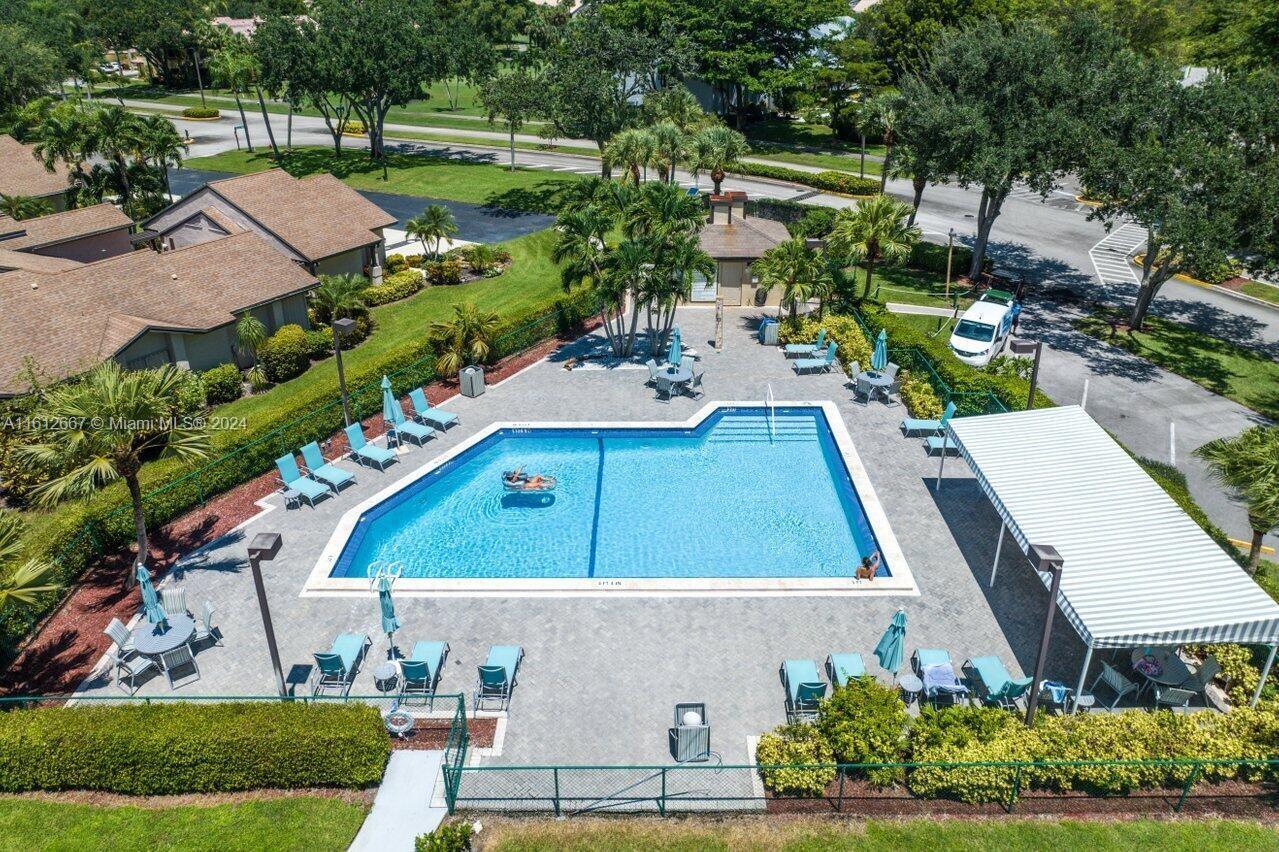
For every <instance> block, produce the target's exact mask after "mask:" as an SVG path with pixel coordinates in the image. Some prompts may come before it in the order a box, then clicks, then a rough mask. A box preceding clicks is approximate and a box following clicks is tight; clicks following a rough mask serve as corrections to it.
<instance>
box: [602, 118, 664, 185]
mask: <svg viewBox="0 0 1279 852" xmlns="http://www.w3.org/2000/svg"><path fill="white" fill-rule="evenodd" d="M653 142H654V140H653V135H652V134H651V133H649V132H648V131H647V130H644V129H642V128H639V127H628V128H627V129H626V130H622V131H619V132H618V133H616V134H614V136H613V138H612V139H610V140H608V144H607V145H605V146H604V162H605V163H606V164H607V165H608V167H609V169H615V168H620V169H622V170H623V172H624V175H625V176H624V177H623V180H625V179H626V178H630V180H631V183H632V184H634V185H636V186H638V185H639V183H640V170H641V169H642V168H645V167H647V165H648V161H649V160H650V159H652V157H653Z"/></svg>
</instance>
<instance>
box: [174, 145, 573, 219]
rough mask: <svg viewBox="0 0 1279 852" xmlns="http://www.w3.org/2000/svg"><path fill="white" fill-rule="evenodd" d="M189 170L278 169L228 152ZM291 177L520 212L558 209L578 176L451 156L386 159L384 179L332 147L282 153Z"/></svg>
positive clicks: (358, 155) (358, 154) (363, 158)
mask: <svg viewBox="0 0 1279 852" xmlns="http://www.w3.org/2000/svg"><path fill="white" fill-rule="evenodd" d="M185 165H186V166H187V167H188V168H192V169H212V170H215V171H225V172H241V173H243V172H259V171H264V170H266V169H269V168H272V167H274V166H276V165H277V163H276V161H275V160H274V159H273V158H272V157H271V154H270V151H269V150H267V151H257V152H255V153H253V154H250V153H248V152H247V151H226V152H224V153H221V154H214V155H213V156H211V157H194V158H192V159H190V160H187V161H186V163H185ZM278 165H279V166H281V167H282V168H284V169H285V170H286V171H288V172H289V174H292V175H295V176H297V177H302V176H305V175H309V174H316V173H318V172H331V173H332V174H335V175H337V176H338V177H340V178H342V180H344V181H346V182H347V183H348V184H350V185H351V186H353V187H355V188H356V189H372V190H380V191H382V192H398V193H402V194H405V195H425V196H429V197H431V198H447V199H450V200H453V201H466V202H470V203H472V204H491V205H495V206H499V207H513V208H517V209H520V210H543V211H552V210H554V209H556V207H557V205H556V203H555V199H556V196H557V195H558V193H559V191H560V190H562V189H563V188H564V187H565V186H567V185H568V184H569V183H570V182H572V181H575V180H577V179H578V176H577V175H575V174H571V173H570V174H565V173H562V172H547V171H541V170H538V169H525V168H516V169H515V171H511V170H509V169H507V168H506V167H505V166H498V165H493V164H491V163H470V162H466V161H465V160H460V159H454V158H448V157H429V156H418V155H411V154H394V153H392V154H388V155H387V172H388V176H387V179H386V180H383V179H382V167H381V166H380V165H379V164H377V163H374V162H372V161H371V160H370V159H369V155H368V152H367V151H363V150H359V149H354V150H345V151H343V152H342V157H341V158H340V159H339V158H337V157H335V156H334V155H333V151H332V150H330V149H328V148H296V149H294V150H293V151H292V152H286V153H284V154H283V155H282V156H281V158H280V161H279V163H278Z"/></svg>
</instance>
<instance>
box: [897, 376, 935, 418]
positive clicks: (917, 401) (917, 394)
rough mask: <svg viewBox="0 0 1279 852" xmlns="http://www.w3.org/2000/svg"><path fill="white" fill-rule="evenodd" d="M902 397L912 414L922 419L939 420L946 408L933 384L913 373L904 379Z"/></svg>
mask: <svg viewBox="0 0 1279 852" xmlns="http://www.w3.org/2000/svg"><path fill="white" fill-rule="evenodd" d="M901 397H902V402H903V403H905V405H906V410H907V411H909V412H910V416H911V417H916V418H919V419H921V420H939V419H941V416H942V412H943V411H944V410H945V406H943V405H942V404H941V399H940V398H938V396H937V392H936V391H934V390H933V386H932V385H931V384H929V382H928V381H927V380H926V379H921V378H918V377H917V376H915V375H913V374H907V375H906V378H905V379H904V380H903V381H902V389H901Z"/></svg>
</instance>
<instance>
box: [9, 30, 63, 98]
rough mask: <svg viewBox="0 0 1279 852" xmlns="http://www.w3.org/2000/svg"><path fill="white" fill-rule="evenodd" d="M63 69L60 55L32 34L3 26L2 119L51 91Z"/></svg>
mask: <svg viewBox="0 0 1279 852" xmlns="http://www.w3.org/2000/svg"><path fill="white" fill-rule="evenodd" d="M60 70H61V68H60V63H59V61H58V57H57V56H56V54H55V53H54V52H53V51H52V50H50V49H49V48H48V47H47V46H45V45H43V44H40V43H39V42H38V41H37V40H36V39H35V37H34V36H33V35H32V34H31V32H30V31H28V30H27V29H25V28H23V27H19V26H14V25H11V24H4V23H0V118H2V117H4V116H6V115H8V114H10V113H12V112H13V111H15V110H17V109H18V108H20V107H21V106H22V105H23V104H25V103H26V102H27V101H30V100H32V99H34V98H37V97H39V96H40V95H42V94H44V93H45V92H46V91H48V89H49V87H50V86H52V85H53V84H54V83H56V82H57V80H58V74H59V72H60Z"/></svg>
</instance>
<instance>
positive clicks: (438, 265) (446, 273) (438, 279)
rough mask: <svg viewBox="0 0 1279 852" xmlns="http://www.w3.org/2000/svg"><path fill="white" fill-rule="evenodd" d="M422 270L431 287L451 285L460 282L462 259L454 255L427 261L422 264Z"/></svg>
mask: <svg viewBox="0 0 1279 852" xmlns="http://www.w3.org/2000/svg"><path fill="white" fill-rule="evenodd" d="M422 271H423V272H425V273H426V282H427V283H428V284H430V285H431V286H432V287H451V286H453V285H455V284H461V283H462V261H461V260H459V259H458V258H456V257H446V258H444V259H443V260H432V261H428V262H427V263H424V264H423V265H422Z"/></svg>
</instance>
